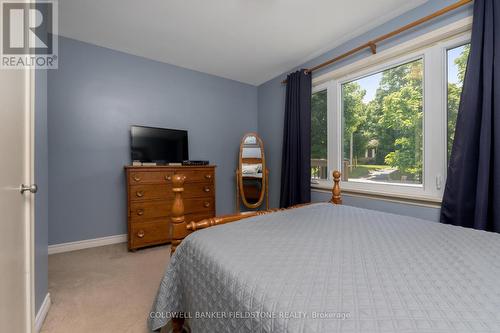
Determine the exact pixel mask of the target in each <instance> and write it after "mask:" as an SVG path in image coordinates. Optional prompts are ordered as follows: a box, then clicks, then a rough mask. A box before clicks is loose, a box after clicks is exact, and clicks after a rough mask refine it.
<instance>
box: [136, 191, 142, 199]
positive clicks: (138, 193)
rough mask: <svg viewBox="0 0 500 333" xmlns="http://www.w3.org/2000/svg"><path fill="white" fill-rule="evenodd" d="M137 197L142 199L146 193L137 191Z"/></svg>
mask: <svg viewBox="0 0 500 333" xmlns="http://www.w3.org/2000/svg"><path fill="white" fill-rule="evenodd" d="M135 195H136V196H137V197H138V198H142V197H143V196H144V192H142V191H137V192H135Z"/></svg>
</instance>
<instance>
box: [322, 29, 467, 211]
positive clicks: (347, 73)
mask: <svg viewBox="0 0 500 333" xmlns="http://www.w3.org/2000/svg"><path fill="white" fill-rule="evenodd" d="M464 26H465V25H464V24H462V26H461V27H460V30H461V31H457V30H458V29H457V28H455V31H454V33H453V30H452V29H451V28H449V29H448V30H452V33H451V34H450V33H449V32H448V34H447V35H446V36H442V37H441V38H438V39H436V36H432V34H431V36H430V37H428V38H427V39H426V38H425V36H424V38H423V37H420V38H416V39H415V40H413V41H410V42H407V43H405V44H403V45H401V46H396V47H393V48H391V49H389V50H387V51H385V52H384V53H385V54H382V55H381V54H377V55H375V56H372V57H377V56H378V58H377V59H376V61H374V60H373V59H370V57H368V58H367V59H363V60H360V61H357V62H355V63H354V64H350V65H346V66H345V67H348V69H347V70H346V68H339V69H336V70H333V71H330V72H328V73H326V74H323V75H322V76H321V77H320V78H319V79H318V80H316V82H314V80H313V89H312V93H316V92H319V91H323V90H326V91H327V122H328V123H327V133H328V139H327V159H328V163H327V168H328V180H319V181H317V180H316V182H315V184H312V186H313V187H314V188H317V189H328V188H331V184H332V179H331V173H332V171H333V170H341V169H342V160H343V158H342V156H343V151H342V150H343V137H342V136H343V128H342V124H343V121H342V113H343V110H342V84H344V83H347V82H351V81H354V80H357V79H360V78H363V77H366V76H369V75H372V74H376V73H380V72H382V71H384V70H387V69H390V68H393V67H397V66H398V65H402V64H405V63H408V62H411V61H414V60H417V59H422V61H423V65H424V67H423V87H422V88H423V120H422V121H423V123H422V130H423V156H422V158H423V160H422V166H423V170H422V184H401V183H382V182H381V183H367V182H362V181H353V180H351V181H344V182H343V183H342V189H343V190H346V191H347V192H353V193H365V194H376V195H382V196H388V197H404V198H408V199H418V200H427V201H431V202H440V201H441V199H442V196H443V193H444V186H445V182H446V172H447V159H448V157H447V138H448V133H447V121H448V104H447V101H448V66H447V61H448V59H447V56H448V50H450V49H453V48H455V47H458V46H461V45H464V44H467V43H469V42H470V27H466V28H464ZM412 42H413V43H415V44H419V45H418V47H414V48H413V50H411V51H409V50H408V44H411V43H412ZM325 77H326V79H325ZM434 110H438V111H437V112H435V111H434ZM436 156H441V158H440V159H436V158H435V157H436Z"/></svg>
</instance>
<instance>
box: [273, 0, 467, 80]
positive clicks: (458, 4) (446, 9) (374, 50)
mask: <svg viewBox="0 0 500 333" xmlns="http://www.w3.org/2000/svg"><path fill="white" fill-rule="evenodd" d="M471 2H473V0H461V1H458V2H455V3H454V4H451V5H449V6H447V7H444V8H443V9H440V10H438V11H437V12H434V13H432V14H430V15H427V16H425V17H422V18H421V19H418V20H416V21H413V22H411V23H408V24H407V25H404V26H402V27H401V28H399V29H396V30H394V31H391V32H389V33H387V34H385V35H382V36H379V37H377V38H375V39H372V40H371V41H369V42H367V43H364V44H362V45H360V46H358V47H355V48H353V49H352V50H350V51H347V52H346V53H343V54H341V55H339V56H338V57H335V58H332V59H330V60H328V61H325V62H323V63H321V64H319V65H316V66H314V67H311V68H308V69H306V70H305V72H306V73H307V74H309V73H312V72H314V71H316V70H318V69H321V68H323V67H327V66H330V65H331V64H333V63H334V62H337V61H339V60H342V59H344V58H347V57H349V56H351V55H353V54H355V53H358V52H359V51H362V50H364V49H366V48H370V50H371V52H372V54H376V53H377V43H379V42H381V41H384V40H386V39H389V38H391V37H394V36H396V35H398V34H400V33H402V32H405V31H407V30H410V29H412V28H414V27H416V26H418V25H420V24H423V23H425V22H428V21H430V20H432V19H435V18H436V17H439V16H441V15H444V14H446V13H448V12H451V11H452V10H455V9H457V8H460V7H462V6H465V5H467V4H469V3H471ZM281 83H282V84H286V83H287V80H283V81H281Z"/></svg>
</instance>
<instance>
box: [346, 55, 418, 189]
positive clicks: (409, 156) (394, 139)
mask: <svg viewBox="0 0 500 333" xmlns="http://www.w3.org/2000/svg"><path fill="white" fill-rule="evenodd" d="M422 77H423V63H422V60H417V61H413V62H411V63H408V64H404V65H401V66H398V67H395V68H391V69H388V70H386V71H384V72H382V78H381V80H380V85H379V87H378V89H377V92H376V95H375V98H374V100H373V101H371V102H369V103H368V104H365V103H363V97H364V94H365V93H366V92H365V91H364V90H362V89H361V87H360V86H359V84H357V83H355V82H353V83H348V84H344V86H343V101H344V117H345V122H346V125H345V129H344V138H346V139H347V138H348V137H349V135H350V132H351V131H353V132H354V133H355V136H354V137H355V138H356V139H357V141H358V143H361V145H358V144H356V145H354V149H353V150H354V155H355V156H356V157H357V158H359V157H364V154H365V150H366V144H367V143H368V142H370V141H372V140H376V142H378V147H377V157H376V159H375V161H373V162H374V163H375V164H386V165H389V166H391V167H394V168H397V169H398V170H399V171H400V173H401V174H402V175H406V176H409V177H410V178H411V179H416V180H419V179H421V174H422V143H423V136H422V117H423V113H422ZM360 92H362V94H360ZM348 107H349V108H348ZM346 110H347V111H346ZM351 110H353V111H351ZM348 114H350V115H351V118H347V115H348ZM349 125H351V126H349ZM345 150H346V149H344V151H345Z"/></svg>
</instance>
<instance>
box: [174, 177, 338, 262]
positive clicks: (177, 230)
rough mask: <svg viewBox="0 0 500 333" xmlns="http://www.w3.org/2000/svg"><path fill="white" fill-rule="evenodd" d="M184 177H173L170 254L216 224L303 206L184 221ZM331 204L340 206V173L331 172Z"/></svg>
mask: <svg viewBox="0 0 500 333" xmlns="http://www.w3.org/2000/svg"><path fill="white" fill-rule="evenodd" d="M185 180H186V177H185V176H184V175H182V174H177V175H175V176H174V177H173V179H172V183H173V188H172V190H173V192H174V203H173V205H172V211H171V214H172V224H171V225H172V246H171V250H170V251H171V254H173V253H174V252H175V249H176V248H177V246H179V245H180V244H181V242H182V240H183V239H184V238H186V237H187V236H188V235H189V234H190V233H192V232H194V231H196V230H200V229H205V228H208V227H211V226H214V225H218V224H225V223H230V222H234V221H239V220H242V219H246V218H249V217H252V216H258V215H265V214H270V213H274V212H277V211H281V210H287V209H294V208H298V207H301V206H304V205H307V204H303V205H296V206H292V207H289V208H275V209H270V210H263V211H252V212H245V213H240V214H232V215H223V216H216V217H212V218H209V219H205V220H201V221H186V220H185V216H184V201H183V199H182V192H184V181H185ZM329 202H331V203H332V204H336V205H340V204H342V197H341V193H340V172H339V171H334V172H333V188H332V198H331V199H330V201H329Z"/></svg>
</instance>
